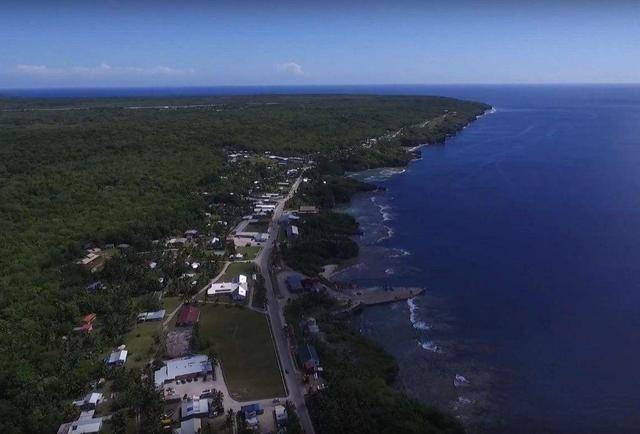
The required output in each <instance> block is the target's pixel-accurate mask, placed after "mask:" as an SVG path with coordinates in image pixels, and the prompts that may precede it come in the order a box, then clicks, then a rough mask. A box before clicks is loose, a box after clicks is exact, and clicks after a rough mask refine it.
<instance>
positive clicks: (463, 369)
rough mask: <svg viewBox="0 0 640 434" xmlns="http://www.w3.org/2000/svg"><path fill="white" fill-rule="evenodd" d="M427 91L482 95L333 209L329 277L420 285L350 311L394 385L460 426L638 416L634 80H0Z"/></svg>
mask: <svg viewBox="0 0 640 434" xmlns="http://www.w3.org/2000/svg"><path fill="white" fill-rule="evenodd" d="M260 93H324V94H326V93H376V94H426V95H443V96H452V97H459V98H466V99H473V100H477V101H483V102H486V103H489V104H492V105H493V106H494V107H495V113H491V114H488V115H486V116H484V117H483V118H481V119H479V120H478V121H476V122H475V123H473V124H472V125H470V126H469V127H468V128H466V129H465V130H464V131H462V132H461V133H460V134H458V135H457V136H456V137H454V138H452V139H450V140H448V141H447V142H446V143H445V144H444V145H435V146H428V147H425V148H423V149H422V158H421V159H419V160H417V161H414V162H413V163H412V164H411V165H410V166H409V167H408V168H406V170H391V169H384V170H375V171H370V172H366V173H361V174H357V175H355V176H357V177H359V178H361V179H367V180H369V181H371V182H374V183H376V184H378V185H380V186H383V187H385V189H386V190H385V191H383V192H375V193H369V194H361V195H358V196H356V197H355V198H354V200H353V201H352V202H351V203H350V204H349V205H348V206H346V207H345V209H346V210H347V211H348V212H350V213H352V214H353V215H354V216H356V218H357V219H358V221H359V222H360V224H361V226H362V229H363V230H364V234H363V235H362V236H361V237H360V238H359V239H358V242H359V243H360V245H361V255H360V257H359V258H358V262H357V264H356V265H354V266H353V267H351V268H349V269H347V270H346V271H344V272H342V273H341V274H339V275H338V276H337V278H339V279H341V280H344V281H351V282H356V283H358V284H360V285H362V286H366V285H373V284H376V285H377V284H383V283H387V284H389V285H412V286H413V285H415V286H423V287H425V288H427V291H426V293H425V295H423V296H419V297H416V298H415V299H413V300H411V301H409V302H401V303H396V304H391V305H385V306H379V307H375V308H369V309H367V310H365V311H364V312H363V313H362V314H361V315H359V316H357V317H355V318H354V319H353V325H354V327H357V328H358V329H360V330H361V331H362V332H363V333H364V334H365V335H367V336H369V337H371V338H372V339H373V340H375V341H376V342H378V343H379V344H380V345H382V346H383V347H384V348H386V349H387V350H388V351H390V352H391V353H392V354H394V355H395V356H396V357H397V359H398V361H399V364H400V375H399V379H398V387H399V388H401V389H403V390H405V391H406V392H407V393H408V394H410V395H412V396H414V397H416V398H418V399H421V400H424V401H425V402H427V403H430V404H433V405H435V406H438V407H440V408H443V409H446V410H449V411H451V412H452V413H453V414H455V415H456V416H457V417H459V418H460V420H462V421H463V423H464V424H465V425H466V426H467V428H468V429H469V431H470V432H472V433H484V432H491V433H528V432H536V433H537V432H549V433H578V432H580V433H584V432H589V433H609V432H616V433H631V432H640V374H639V373H638V369H639V367H640V345H639V344H640V86H605V85H601V86H579V85H575V86H326V87H319V86H307V87H277V88H275V87H244V88H228V87H225V88H183V89H97V90H86V89H71V90H69V89H66V90H65V89H63V90H53V91H51V90H49V91H0V94H5V95H12V96H22V97H35V96H37V97H60V96H69V97H78V96H94V97H95V96H148V95H155V96H166V95H171V96H176V95H203V94H205V95H206V94H209V95H217V94H224V95H229V94H260Z"/></svg>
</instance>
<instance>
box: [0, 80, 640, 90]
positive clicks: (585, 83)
mask: <svg viewBox="0 0 640 434" xmlns="http://www.w3.org/2000/svg"><path fill="white" fill-rule="evenodd" d="M370 86H640V81H637V82H591V81H576V82H505V83H487V82H455V83H342V84H300V83H296V84H202V85H161V86H152V85H134V86H129V85H123V86H118V85H96V86H51V87H48V86H43V87H0V92H3V91H13V92H15V91H38V90H98V89H100V90H107V89H207V88H255V87H264V88H279V87H291V88H305V87H370Z"/></svg>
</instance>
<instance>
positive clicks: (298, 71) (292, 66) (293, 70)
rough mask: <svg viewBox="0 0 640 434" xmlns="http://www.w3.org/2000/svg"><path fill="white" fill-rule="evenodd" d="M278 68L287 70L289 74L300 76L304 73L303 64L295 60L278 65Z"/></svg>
mask: <svg viewBox="0 0 640 434" xmlns="http://www.w3.org/2000/svg"><path fill="white" fill-rule="evenodd" d="M278 70H280V71H283V72H286V73H287V74H291V75H296V76H298V77H300V76H302V75H304V71H303V70H302V66H301V65H299V64H297V63H295V62H287V63H282V64H280V65H278Z"/></svg>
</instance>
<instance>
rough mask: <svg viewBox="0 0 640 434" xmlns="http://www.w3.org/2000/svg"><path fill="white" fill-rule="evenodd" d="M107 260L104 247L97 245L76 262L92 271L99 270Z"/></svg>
mask: <svg viewBox="0 0 640 434" xmlns="http://www.w3.org/2000/svg"><path fill="white" fill-rule="evenodd" d="M105 261H106V258H105V256H104V255H103V253H102V249H100V248H98V247H96V248H93V249H90V250H88V251H87V255H86V256H85V257H84V258H82V259H80V260H79V261H77V262H76V264H78V265H80V266H81V267H82V268H84V269H85V270H88V271H91V272H92V273H93V272H95V271H98V270H99V269H100V268H102V266H103V265H104V263H105Z"/></svg>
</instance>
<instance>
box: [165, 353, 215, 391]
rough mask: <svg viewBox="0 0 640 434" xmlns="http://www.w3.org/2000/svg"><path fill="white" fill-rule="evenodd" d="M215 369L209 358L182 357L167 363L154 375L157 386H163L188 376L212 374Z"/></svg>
mask: <svg viewBox="0 0 640 434" xmlns="http://www.w3.org/2000/svg"><path fill="white" fill-rule="evenodd" d="M212 371H213V367H212V366H211V362H210V361H209V357H208V356H205V355H202V354H199V355H194V356H190V357H180V358H178V359H171V360H167V361H166V365H165V366H164V367H162V368H160V369H158V370H157V371H156V372H155V374H154V380H155V383H156V386H161V385H162V384H164V383H165V382H166V381H171V380H174V379H175V378H176V377H182V376H186V375H192V374H199V373H208V372H212Z"/></svg>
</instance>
